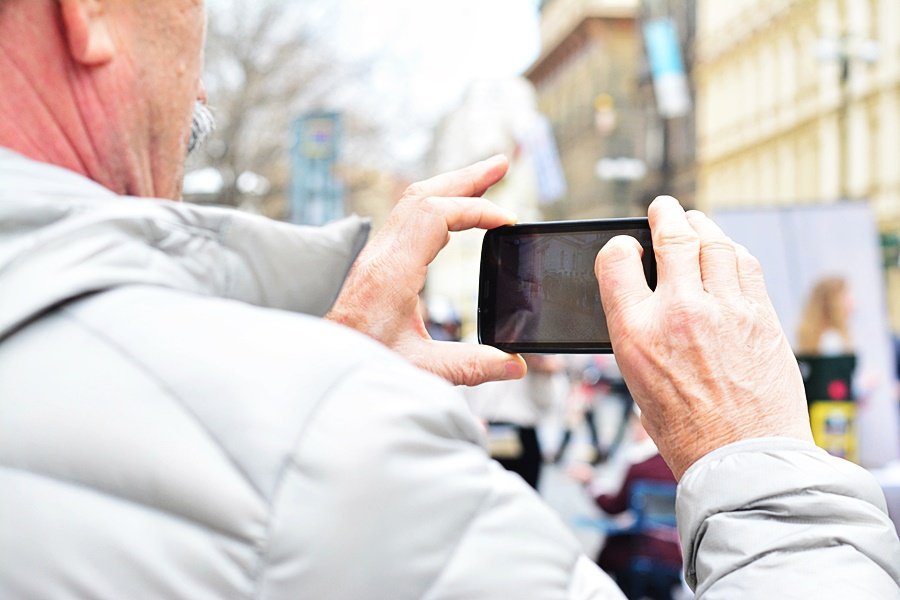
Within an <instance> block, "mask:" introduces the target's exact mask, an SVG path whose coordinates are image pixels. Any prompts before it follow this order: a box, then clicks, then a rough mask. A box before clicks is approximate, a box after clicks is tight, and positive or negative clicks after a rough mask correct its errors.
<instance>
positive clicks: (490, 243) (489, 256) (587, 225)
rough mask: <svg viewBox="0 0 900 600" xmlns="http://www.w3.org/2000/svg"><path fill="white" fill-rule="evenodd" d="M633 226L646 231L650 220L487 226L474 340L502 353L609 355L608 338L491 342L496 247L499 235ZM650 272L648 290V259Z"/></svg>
mask: <svg viewBox="0 0 900 600" xmlns="http://www.w3.org/2000/svg"><path fill="white" fill-rule="evenodd" d="M633 229H643V230H647V231H649V230H650V223H649V221H648V220H647V219H646V218H641V217H638V218H621V219H592V220H582V221H545V222H539V223H521V224H517V225H504V226H502V227H498V228H496V229H491V230H489V231H488V232H487V233H485V236H484V241H483V242H482V246H481V267H480V272H479V276H478V311H477V329H478V342H479V343H481V344H486V345H488V346H493V347H495V348H499V349H500V350H503V351H504V352H512V353H519V352H525V353H530V354H611V353H612V351H613V349H612V344H611V343H610V342H608V341H598V342H576V343H563V342H499V343H497V342H495V340H494V332H495V330H496V315H495V310H496V304H495V302H494V301H493V297H492V294H493V290H492V289H491V288H492V285H493V284H494V282H496V281H497V266H498V261H497V260H495V259H494V257H495V256H496V254H497V252H496V248H497V245H498V242H499V240H500V239H501V238H502V237H503V236H510V235H534V234H540V233H575V232H592V231H624V230H633ZM647 251H649V252H650V253H651V254H650V256H651V257H652V256H653V254H652V253H653V244H652V242H651V244H650V247H649V248H647V247H644V252H645V253H646V252H647ZM651 263H652V265H653V269H652V272H647V271H646V269H645V274H646V275H648V282H647V283H648V284H649V285H650V288H651V289H654V288H655V287H656V262H655V260H652V261H651Z"/></svg>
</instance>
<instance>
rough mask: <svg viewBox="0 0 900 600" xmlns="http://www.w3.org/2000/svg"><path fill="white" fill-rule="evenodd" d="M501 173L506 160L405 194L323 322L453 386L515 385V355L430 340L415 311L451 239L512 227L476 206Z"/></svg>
mask: <svg viewBox="0 0 900 600" xmlns="http://www.w3.org/2000/svg"><path fill="white" fill-rule="evenodd" d="M507 168H508V163H507V160H506V158H504V157H502V156H495V157H493V158H491V159H488V160H486V161H483V162H480V163H477V164H474V165H472V166H470V167H467V168H465V169H460V170H459V171H454V172H452V173H445V174H443V175H438V176H437V177H434V178H432V179H429V180H427V181H422V182H420V183H415V184H413V185H412V186H410V187H409V189H407V190H406V192H405V193H404V194H403V197H402V198H401V199H400V201H399V202H398V204H397V206H396V207H395V208H394V210H393V211H392V212H391V215H390V217H389V218H388V221H387V223H386V224H385V226H384V227H383V228H382V230H381V231H380V232H379V233H378V235H376V236H375V237H374V239H372V241H371V242H370V243H369V244H368V245H367V246H366V247H365V249H363V251H362V253H361V254H360V256H359V258H358V259H357V260H356V262H355V263H354V265H353V268H352V269H351V270H350V274H349V276H348V277H347V281H346V282H345V283H344V287H343V289H342V290H341V293H340V295H339V296H338V299H337V301H336V302H335V305H334V307H333V308H332V310H331V312H330V313H329V314H328V315H327V316H326V318H328V319H330V320H332V321H335V322H338V323H341V324H343V325H346V326H348V327H352V328H354V329H356V330H358V331H361V332H362V333H365V334H366V335H368V336H370V337H372V338H374V339H376V340H378V341H379V342H381V343H382V344H384V345H385V346H387V347H388V348H391V349H392V350H394V351H396V352H398V353H399V354H401V355H403V356H404V357H406V358H407V359H408V360H409V361H410V362H412V363H413V364H415V365H417V366H418V367H421V368H422V369H425V370H427V371H431V372H432V373H435V374H436V375H439V376H441V377H444V378H445V379H447V380H449V381H450V382H452V383H454V384H461V385H478V384H480V383H484V382H486V381H496V380H504V379H518V378H520V377H523V376H524V375H525V370H526V366H525V362H524V361H523V360H522V357H520V356H518V355H515V354H507V353H505V352H502V351H500V350H497V349H496V348H492V347H490V346H480V345H475V344H461V343H457V342H439V341H435V340H432V339H431V337H430V336H429V335H428V332H427V331H426V330H425V323H424V322H423V320H422V313H421V311H420V310H419V302H420V300H419V292H420V291H421V290H422V288H423V287H424V286H425V277H426V274H427V272H428V265H429V264H431V262H432V261H433V260H434V258H435V257H436V256H437V254H438V252H440V251H441V249H443V248H444V246H446V245H447V242H449V241H450V232H451V231H463V230H466V229H472V228H480V229H492V228H494V227H499V226H500V225H507V224H511V223H514V222H515V216H513V215H511V214H510V213H508V212H507V211H505V210H503V209H501V208H499V207H498V206H496V205H494V204H493V203H491V202H489V201H487V200H484V199H483V198H481V195H482V194H484V192H485V191H487V189H488V188H490V187H491V186H492V185H494V184H495V183H497V182H498V181H500V179H502V178H503V176H504V175H505V174H506V171H507Z"/></svg>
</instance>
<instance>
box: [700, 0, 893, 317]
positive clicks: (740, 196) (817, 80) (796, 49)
mask: <svg viewBox="0 0 900 600" xmlns="http://www.w3.org/2000/svg"><path fill="white" fill-rule="evenodd" d="M898 23H900V2H897V1H896V0H730V1H728V2H722V1H721V0H698V31H697V40H696V44H697V48H696V66H695V69H696V86H697V97H696V103H697V160H698V165H697V180H698V183H697V185H698V189H697V203H698V205H699V206H700V207H701V208H703V209H705V210H715V209H719V208H723V207H748V206H756V205H760V204H763V205H768V206H772V205H776V206H777V205H796V204H805V203H822V202H826V203H827V202H837V201H840V200H864V201H867V202H868V203H869V204H870V206H871V207H872V210H873V212H874V214H875V215H876V218H877V221H878V226H879V229H880V230H881V232H882V235H883V239H884V240H885V243H886V246H890V247H888V248H886V250H888V251H893V254H891V256H892V257H893V259H892V260H891V261H886V265H885V266H886V269H887V277H888V282H889V285H888V287H889V290H890V293H889V298H890V299H891V300H890V301H889V304H890V312H891V320H892V325H893V328H894V330H895V331H897V330H900V270H898V269H897V264H896V248H895V246H896V244H895V243H894V242H896V241H897V232H898V231H900V168H898V166H897V158H896V156H897V150H898V140H900V28H898V26H897V24H898ZM888 254H889V252H886V256H887V255H888Z"/></svg>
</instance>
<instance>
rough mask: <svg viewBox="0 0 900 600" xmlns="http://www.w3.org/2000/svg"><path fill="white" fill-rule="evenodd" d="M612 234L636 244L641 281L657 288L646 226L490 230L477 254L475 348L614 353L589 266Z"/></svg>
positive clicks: (570, 224) (564, 224) (578, 224)
mask: <svg viewBox="0 0 900 600" xmlns="http://www.w3.org/2000/svg"><path fill="white" fill-rule="evenodd" d="M617 235H630V236H632V237H633V238H635V239H636V240H637V241H638V242H639V243H640V244H641V246H642V247H643V249H644V254H643V258H642V262H643V266H644V276H645V277H646V278H647V284H648V285H649V286H650V289H655V288H656V258H655V257H654V255H653V244H652V242H651V239H650V224H649V223H648V221H647V219H605V220H597V221H557V222H547V223H527V224H522V225H507V226H504V227H499V228H497V229H492V230H490V231H488V232H487V233H486V234H485V236H484V242H483V244H482V247H481V274H480V278H479V284H478V341H479V342H481V343H482V344H488V345H490V346H495V347H497V348H500V349H501V350H504V351H506V352H530V353H552V354H574V353H590V354H595V353H596V354H601V353H610V352H612V344H611V343H610V339H609V329H608V328H607V326H606V317H605V315H604V314H603V304H602V303H601V302H600V290H599V288H598V285H597V277H596V275H594V261H595V259H596V258H597V253H598V252H599V251H600V249H601V248H602V247H603V246H604V244H606V242H608V241H609V240H610V239H612V238H613V237H615V236H617Z"/></svg>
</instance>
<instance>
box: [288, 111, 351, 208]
mask: <svg viewBox="0 0 900 600" xmlns="http://www.w3.org/2000/svg"><path fill="white" fill-rule="evenodd" d="M293 136H294V143H293V145H292V147H291V166H292V173H291V176H292V180H291V215H290V220H291V222H293V223H298V224H303V225H323V224H325V223H328V222H329V221H333V220H335V219H339V218H340V217H342V216H343V214H344V198H343V195H344V194H343V192H344V190H343V185H342V183H341V181H340V179H339V178H338V177H337V173H336V165H337V160H338V156H339V150H340V138H341V118H340V115H339V114H338V113H330V112H325V113H322V112H316V113H310V114H307V115H304V116H303V117H300V118H299V119H297V120H296V121H295V122H294V127H293Z"/></svg>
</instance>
